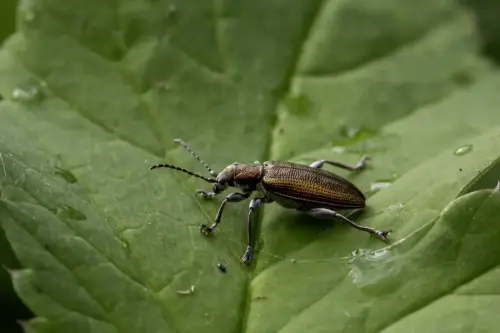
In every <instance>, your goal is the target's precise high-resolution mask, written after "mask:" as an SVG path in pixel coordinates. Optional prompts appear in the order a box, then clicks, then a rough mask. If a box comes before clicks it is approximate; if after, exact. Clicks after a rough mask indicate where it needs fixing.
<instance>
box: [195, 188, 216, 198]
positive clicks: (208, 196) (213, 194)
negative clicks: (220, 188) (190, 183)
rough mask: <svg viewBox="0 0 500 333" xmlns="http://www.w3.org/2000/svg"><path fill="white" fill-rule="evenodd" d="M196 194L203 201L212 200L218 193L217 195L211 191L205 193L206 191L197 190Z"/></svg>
mask: <svg viewBox="0 0 500 333" xmlns="http://www.w3.org/2000/svg"><path fill="white" fill-rule="evenodd" d="M196 193H198V194H199V195H200V196H201V197H202V198H203V199H212V198H213V197H215V196H216V195H217V194H218V193H215V192H209V191H205V190H200V189H198V190H196Z"/></svg>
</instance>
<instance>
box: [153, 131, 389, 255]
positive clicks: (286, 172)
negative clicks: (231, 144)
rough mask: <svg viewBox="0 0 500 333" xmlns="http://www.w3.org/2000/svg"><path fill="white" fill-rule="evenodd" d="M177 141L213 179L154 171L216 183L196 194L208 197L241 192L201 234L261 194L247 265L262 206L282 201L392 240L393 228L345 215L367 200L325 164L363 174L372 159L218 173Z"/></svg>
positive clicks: (238, 167) (243, 166)
mask: <svg viewBox="0 0 500 333" xmlns="http://www.w3.org/2000/svg"><path fill="white" fill-rule="evenodd" d="M174 142H176V143H177V144H179V145H181V146H182V147H184V148H185V149H186V150H187V151H188V152H189V153H190V154H191V155H192V156H193V157H194V158H196V160H198V162H199V163H201V164H202V165H203V166H204V167H205V168H206V169H207V170H208V172H209V173H210V175H211V178H208V177H205V176H202V175H200V174H197V173H194V172H192V171H189V170H187V169H184V168H181V167H178V166H175V165H171V164H165V163H161V164H154V165H152V166H150V167H149V170H153V169H156V168H170V169H174V170H177V171H181V172H184V173H187V174H188V175H191V176H194V177H197V178H199V179H203V180H204V181H206V182H208V183H212V184H213V186H212V191H205V190H201V189H198V190H196V192H197V193H198V194H199V195H200V196H201V197H202V198H204V199H212V198H214V197H215V196H217V195H218V194H220V193H222V192H223V191H225V190H226V189H227V188H229V187H234V188H237V189H239V190H240V191H241V192H233V193H231V194H229V195H227V196H226V197H225V198H224V200H223V201H222V203H221V205H220V206H219V209H218V211H217V214H216V216H215V220H214V223H213V224H212V225H210V226H207V225H205V224H202V225H200V231H201V233H202V234H204V235H209V234H210V233H212V232H213V231H214V230H215V228H217V226H218V225H219V223H220V222H221V219H222V213H223V211H224V207H225V206H226V204H227V203H228V202H240V201H243V200H245V199H248V198H249V197H250V195H251V194H252V193H253V192H258V193H260V195H259V196H257V197H254V198H253V199H252V200H251V201H250V204H249V209H248V217H247V247H246V250H245V252H244V254H243V256H242V258H241V262H242V263H244V264H248V263H250V261H251V260H252V254H253V243H252V240H253V216H254V214H255V211H256V210H257V209H258V208H259V206H261V205H262V204H269V203H272V202H276V203H277V204H279V205H280V206H282V207H284V208H287V209H295V210H297V211H300V212H303V213H306V214H309V215H311V216H313V217H315V218H319V219H334V218H339V219H341V220H343V221H345V222H347V223H349V224H350V225H351V226H352V227H354V228H356V229H359V230H362V231H365V232H368V233H370V234H373V235H375V236H377V237H378V238H380V239H382V240H383V241H387V236H388V235H389V233H391V232H392V230H387V231H382V230H377V229H374V228H370V227H366V226H362V225H359V224H356V223H355V222H353V221H351V220H350V219H348V218H347V217H345V216H343V215H341V214H339V213H337V212H336V210H345V209H357V208H364V207H365V201H366V199H365V196H364V195H363V193H362V192H361V191H360V190H359V189H358V188H357V187H356V186H355V185H354V184H352V183H351V182H350V181H348V180H347V179H345V178H343V177H340V176H338V175H336V174H334V173H332V172H329V171H326V170H323V169H322V167H323V166H324V165H325V164H329V165H332V166H336V167H338V168H341V169H345V170H349V171H358V170H361V169H363V168H365V166H366V162H367V161H368V160H369V157H367V156H363V157H362V158H361V159H360V161H359V162H358V163H357V164H356V165H354V166H351V165H347V164H343V163H339V162H335V161H329V160H318V161H315V162H314V163H312V164H310V165H303V164H298V163H292V162H278V161H266V162H263V163H260V162H257V161H256V162H254V163H236V162H235V163H232V164H230V165H228V166H227V167H225V168H224V169H223V170H222V171H221V172H219V173H217V172H215V171H214V170H213V169H212V168H210V166H208V164H207V163H205V162H204V161H203V160H202V159H201V158H200V157H199V156H198V155H197V154H196V153H195V152H194V151H193V150H192V149H191V148H190V147H189V146H188V145H187V144H186V143H185V142H184V141H182V140H181V139H175V140H174Z"/></svg>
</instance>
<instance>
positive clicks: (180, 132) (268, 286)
mask: <svg viewBox="0 0 500 333" xmlns="http://www.w3.org/2000/svg"><path fill="white" fill-rule="evenodd" d="M415 11H418V12H419V13H420V14H419V15H415ZM18 25H19V31H18V32H17V33H16V34H15V35H13V36H12V37H11V38H9V39H8V41H7V42H6V44H5V45H4V46H3V48H2V49H1V51H0V94H1V95H2V96H3V97H4V100H3V101H1V102H0V222H1V226H2V228H3V231H4V232H5V235H6V238H7V240H8V242H9V244H10V245H11V247H12V249H13V250H14V252H15V255H16V257H17V258H18V259H19V261H20V262H21V264H22V266H23V269H21V270H11V271H10V274H11V276H12V279H13V282H14V286H15V289H16V292H17V293H18V294H19V296H20V297H21V298H22V300H23V301H24V302H25V303H26V304H27V305H28V306H29V307H30V309H32V311H33V312H34V313H35V314H36V315H37V318H35V319H34V320H32V321H30V322H29V323H25V324H24V325H25V329H26V330H27V331H29V332H69V331H77V332H148V333H149V332H181V331H182V332H199V331H206V332H238V331H247V332H278V331H280V332H304V331H308V332H331V331H340V330H343V331H349V332H360V331H361V332H363V331H366V332H372V331H373V332H375V331H377V332H378V331H382V330H384V331H390V332H401V331H405V329H406V328H407V327H418V328H420V331H426V332H433V331H435V332H441V331H442V326H441V325H442V324H443V323H445V327H446V328H449V329H450V330H453V329H454V330H464V331H471V330H473V329H476V330H481V329H485V330H487V329H488V328H491V327H495V325H496V324H497V323H496V321H495V320H494V319H492V318H493V317H492V315H491V313H490V312H491V311H492V310H490V309H494V308H495V306H494V305H496V299H495V297H494V296H491V297H490V298H484V297H480V295H482V294H489V295H494V294H495V288H496V284H495V283H494V281H495V277H497V275H498V270H497V269H495V267H496V266H498V259H497V256H495V255H494V254H495V253H496V251H498V250H499V249H497V247H498V244H500V243H499V242H498V240H499V237H498V236H499V234H498V232H499V230H498V226H497V225H496V224H495V223H496V214H495V210H498V209H499V208H500V202H499V200H500V197H499V194H498V192H496V191H494V190H492V188H493V187H494V186H495V185H496V181H497V180H498V179H495V175H496V174H497V173H496V170H498V168H499V165H500V164H499V160H498V157H499V156H498V153H497V152H498V151H499V148H500V127H498V123H499V121H500V114H499V113H498V110H497V109H496V107H495V105H499V104H500V97H499V94H498V93H497V92H498V91H499V89H500V75H499V74H498V71H497V69H496V68H495V67H493V66H492V65H490V64H489V63H488V62H487V61H485V60H484V59H483V58H481V57H480V56H479V55H478V45H479V42H478V41H479V38H478V35H477V32H476V25H475V22H474V20H473V17H472V15H471V14H470V13H469V12H467V11H464V10H463V9H462V8H461V7H460V6H458V5H457V4H455V3H454V2H452V1H445V2H437V1H431V0H425V1H420V2H419V3H418V4H416V3H415V2H414V1H409V0H408V1H401V0H382V1H377V2H373V1H340V2H339V1H335V2H322V1H292V2H290V1H285V0H281V1H275V2H273V3H272V4H270V3H269V2H268V1H253V2H251V3H250V2H245V3H244V2H238V3H236V2H231V3H223V2H213V3H205V2H203V3H201V2H194V1H183V2H179V3H172V2H168V1H155V2H146V1H135V2H123V3H118V2H113V1H97V0H93V1H83V0H79V1H71V2H63V1H61V0H42V1H37V2H32V1H23V2H22V3H21V4H20V7H19V22H18ZM174 138H182V139H184V140H185V141H187V142H188V143H189V144H190V146H191V147H192V148H193V149H194V150H195V151H196V152H197V153H198V154H199V155H200V156H201V157H202V158H203V159H204V160H206V161H207V162H208V163H209V164H210V166H212V167H213V168H214V169H216V170H221V169H222V168H223V167H224V166H226V165H228V164H230V163H232V162H235V161H237V162H252V161H254V160H256V159H259V160H264V159H292V160H295V161H298V162H304V163H311V162H312V161H313V160H316V159H322V158H326V159H334V160H339V161H342V162H345V163H355V162H356V161H357V160H359V158H360V156H361V155H362V154H369V155H370V156H371V157H372V161H371V167H370V168H369V169H367V170H365V171H363V172H361V173H359V174H356V175H348V173H347V172H343V171H339V170H335V171H338V172H339V174H341V175H344V176H346V177H349V179H351V180H352V181H353V182H354V183H355V184H356V185H357V186H359V187H360V188H361V189H363V190H364V191H365V192H367V194H368V195H367V196H369V199H368V208H367V209H366V211H365V213H364V214H352V215H350V216H352V217H353V218H356V222H357V223H360V224H363V225H368V226H373V227H377V228H384V229H387V228H391V229H393V230H394V233H393V234H391V242H392V245H390V246H385V245H384V243H382V242H380V241H379V240H377V239H374V238H373V237H370V236H369V235H368V234H366V233H363V232H361V231H359V230H355V229H354V228H350V227H348V226H347V225H344V224H342V223H332V221H326V222H325V221H316V220H313V219H311V218H308V217H305V216H304V215H302V214H298V213H297V212H291V211H287V210H285V209H283V208H281V207H278V206H277V205H275V204H274V205H266V207H264V208H263V209H262V210H261V211H260V215H261V219H259V222H258V223H257V228H258V229H259V230H260V232H259V235H258V242H257V243H258V250H259V251H258V253H257V257H256V258H255V262H254V264H253V265H252V266H250V267H244V266H242V265H240V263H239V260H240V257H241V255H242V253H243V250H244V248H245V246H246V225H245V221H246V217H247V214H248V206H247V204H248V203H246V204H245V203H242V204H239V205H237V204H230V205H228V206H227V208H226V210H225V212H224V216H223V221H222V223H221V225H220V226H219V228H218V229H217V231H216V232H215V234H214V235H213V237H203V236H202V235H200V232H199V225H200V224H202V223H204V224H209V223H212V221H213V219H214V217H215V214H216V212H217V209H218V206H219V205H220V200H214V201H212V202H210V201H203V200H201V199H200V198H198V197H197V196H196V194H195V189H196V188H203V187H204V188H205V189H209V188H210V184H203V182H202V181H201V180H199V179H194V178H189V177H187V176H186V175H185V174H180V173H178V172H175V171H173V170H166V169H158V170H153V171H151V172H150V171H148V167H149V165H151V164H153V163H158V162H165V163H171V164H175V165H179V166H181V167H184V168H187V169H189V170H193V171H195V172H199V173H201V174H203V175H206V174H207V172H206V170H204V169H203V167H202V166H201V165H200V164H199V163H198V162H197V161H196V160H195V159H193V158H192V156H190V155H189V154H188V153H187V152H186V151H185V150H184V149H182V148H180V147H178V146H175V144H174V143H173V142H172V139H174ZM460 147H467V148H463V149H462V151H463V153H460V154H457V153H456V151H457V149H459V148H460ZM327 168H329V167H327ZM373 183H375V184H377V183H384V184H385V185H390V186H388V187H387V188H384V189H382V190H379V191H375V190H374V191H370V188H371V187H376V186H373ZM485 188H489V190H484V189H485ZM260 220H261V221H262V222H261V223H260ZM371 250H375V252H369V251H371ZM367 251H368V252H367ZM353 252H354V253H356V256H355V257H354V258H353V257H352V256H351V253H353ZM218 263H223V264H224V265H225V266H226V267H227V273H226V274H223V273H222V272H220V271H219V270H218V269H217V264H218ZM471 298H473V299H474V300H473V303H472V304H474V306H470V304H471ZM464 313H465V314H469V316H464ZM471 315H472V316H471ZM422 316H424V317H422ZM438 319H439V321H438ZM444 321H446V322H444ZM474 325H477V326H474Z"/></svg>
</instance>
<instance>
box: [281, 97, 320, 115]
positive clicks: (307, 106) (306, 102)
mask: <svg viewBox="0 0 500 333" xmlns="http://www.w3.org/2000/svg"><path fill="white" fill-rule="evenodd" d="M284 103H285V105H286V107H287V108H288V111H290V113H292V114H294V115H297V116H301V115H304V114H306V113H308V112H310V111H311V109H312V106H313V103H312V101H311V100H310V99H309V98H308V97H307V96H305V95H297V96H291V95H289V96H287V97H285V99H284Z"/></svg>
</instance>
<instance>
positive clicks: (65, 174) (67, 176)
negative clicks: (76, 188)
mask: <svg viewBox="0 0 500 333" xmlns="http://www.w3.org/2000/svg"><path fill="white" fill-rule="evenodd" d="M55 168H56V171H55V172H54V174H56V175H58V176H61V177H62V179H64V180H65V181H67V182H68V183H71V184H73V183H76V182H78V180H77V179H76V177H75V175H73V173H72V172H71V171H69V170H64V169H61V168H59V167H55Z"/></svg>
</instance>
